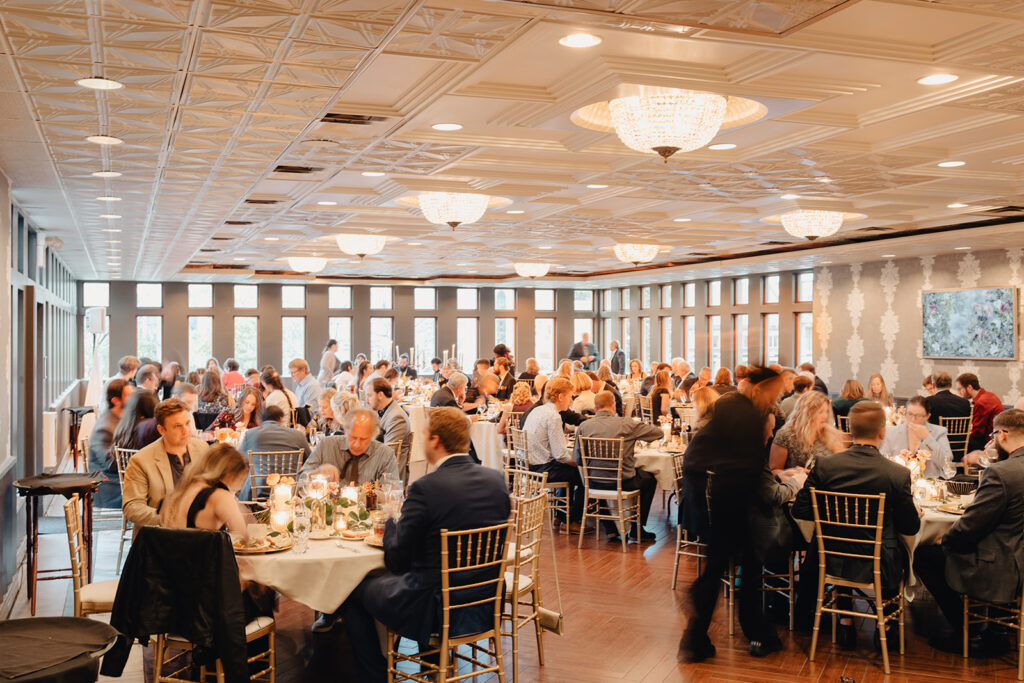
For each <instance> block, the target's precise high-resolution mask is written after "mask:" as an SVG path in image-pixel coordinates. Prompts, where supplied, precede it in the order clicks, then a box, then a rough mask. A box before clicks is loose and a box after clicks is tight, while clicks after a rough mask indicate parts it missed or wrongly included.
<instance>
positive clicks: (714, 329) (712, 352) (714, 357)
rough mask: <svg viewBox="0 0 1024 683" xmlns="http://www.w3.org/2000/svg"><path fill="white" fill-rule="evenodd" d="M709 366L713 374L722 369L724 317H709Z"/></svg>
mask: <svg viewBox="0 0 1024 683" xmlns="http://www.w3.org/2000/svg"><path fill="white" fill-rule="evenodd" d="M708 365H709V366H710V367H711V372H713V373H714V372H717V371H718V368H720V367H722V316H720V315H709V316H708Z"/></svg>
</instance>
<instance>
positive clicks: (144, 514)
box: [121, 398, 209, 530]
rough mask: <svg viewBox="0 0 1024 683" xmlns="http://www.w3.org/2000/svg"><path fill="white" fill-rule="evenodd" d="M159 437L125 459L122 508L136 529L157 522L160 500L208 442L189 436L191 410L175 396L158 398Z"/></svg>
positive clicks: (204, 455)
mask: <svg viewBox="0 0 1024 683" xmlns="http://www.w3.org/2000/svg"><path fill="white" fill-rule="evenodd" d="M154 417H155V418H156V425H157V426H156V429H157V431H158V432H159V433H160V438H159V439H157V440H156V441H154V442H153V443H151V444H149V445H148V446H146V447H145V448H143V449H142V450H140V451H139V452H138V453H136V454H135V455H133V456H132V458H131V460H129V461H128V467H127V468H125V471H124V496H123V497H124V500H123V501H122V503H121V509H122V510H123V511H124V516H125V517H126V518H127V519H128V520H129V521H130V522H132V523H133V524H135V527H136V530H138V527H140V526H160V512H159V511H158V510H159V507H160V503H161V502H163V499H164V498H165V497H166V496H167V495H168V494H169V493H170V492H171V491H173V490H174V487H175V486H176V485H177V483H178V481H180V480H181V474H182V472H183V471H184V470H185V467H187V466H188V464H189V463H190V462H197V461H199V460H201V459H202V458H204V457H206V452H207V450H209V446H207V445H206V443H204V442H203V441H201V440H199V439H193V438H191V436H190V433H191V430H190V425H191V424H192V413H191V412H190V411H189V409H188V405H187V404H186V403H185V402H184V401H182V400H180V399H177V398H169V399H167V400H166V401H161V402H160V404H159V405H157V407H156V412H155V413H154Z"/></svg>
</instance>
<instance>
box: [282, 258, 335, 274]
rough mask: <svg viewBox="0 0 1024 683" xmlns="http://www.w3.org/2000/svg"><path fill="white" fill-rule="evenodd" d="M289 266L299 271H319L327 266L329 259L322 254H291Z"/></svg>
mask: <svg viewBox="0 0 1024 683" xmlns="http://www.w3.org/2000/svg"><path fill="white" fill-rule="evenodd" d="M288 267H289V268H291V269H292V270H294V271H296V272H298V273H319V272H320V271H321V270H323V269H324V268H326V267H327V259H325V258H324V257H322V256H289V257H288Z"/></svg>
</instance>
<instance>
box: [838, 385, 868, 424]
mask: <svg viewBox="0 0 1024 683" xmlns="http://www.w3.org/2000/svg"><path fill="white" fill-rule="evenodd" d="M866 400H868V399H867V397H866V396H865V395H864V385H863V384H861V383H860V382H858V381H857V380H855V379H848V380H846V383H845V384H843V390H842V391H840V392H839V398H837V399H835V400H834V401H832V412H834V413H835V414H836V415H837V416H840V415H841V416H842V417H846V416H847V415H849V414H850V408H852V407H853V404H855V403H860V402H861V401H866Z"/></svg>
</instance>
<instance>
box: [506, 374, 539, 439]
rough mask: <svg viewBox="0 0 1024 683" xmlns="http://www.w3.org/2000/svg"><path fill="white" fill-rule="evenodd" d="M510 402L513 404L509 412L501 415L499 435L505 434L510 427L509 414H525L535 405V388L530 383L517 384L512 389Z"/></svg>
mask: <svg viewBox="0 0 1024 683" xmlns="http://www.w3.org/2000/svg"><path fill="white" fill-rule="evenodd" d="M508 402H509V403H510V404H511V406H510V407H509V409H508V410H506V411H503V412H502V414H501V420H500V421H499V422H498V433H499V434H504V433H505V428H506V427H507V426H508V416H509V413H520V417H521V416H522V415H521V414H522V413H525V412H526V411H527V410H528V409H529V408H530V406H532V405H533V388H532V387H531V386H530V382H516V385H515V386H514V387H512V395H511V396H509V399H508Z"/></svg>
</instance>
